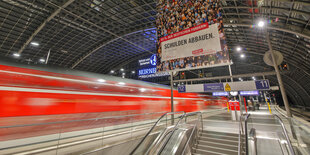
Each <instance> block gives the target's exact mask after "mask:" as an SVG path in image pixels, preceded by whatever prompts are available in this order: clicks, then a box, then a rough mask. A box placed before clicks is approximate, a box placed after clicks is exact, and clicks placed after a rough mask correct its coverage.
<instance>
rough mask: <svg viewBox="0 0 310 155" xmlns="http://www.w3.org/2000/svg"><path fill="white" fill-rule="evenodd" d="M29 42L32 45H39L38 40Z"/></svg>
mask: <svg viewBox="0 0 310 155" xmlns="http://www.w3.org/2000/svg"><path fill="white" fill-rule="evenodd" d="M30 44H31V45H33V46H39V45H40V44H39V43H38V42H31V43H30Z"/></svg>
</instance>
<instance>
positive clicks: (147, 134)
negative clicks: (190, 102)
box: [130, 111, 185, 155]
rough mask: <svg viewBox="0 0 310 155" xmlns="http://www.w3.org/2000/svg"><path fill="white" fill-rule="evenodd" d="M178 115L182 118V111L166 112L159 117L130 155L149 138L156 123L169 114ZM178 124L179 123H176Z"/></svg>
mask: <svg viewBox="0 0 310 155" xmlns="http://www.w3.org/2000/svg"><path fill="white" fill-rule="evenodd" d="M178 113H183V114H182V116H184V114H185V113H184V111H178V112H168V113H165V114H163V115H162V116H160V117H159V119H158V120H157V121H156V123H155V124H154V125H153V126H152V128H151V129H150V130H149V131H148V132H147V133H146V135H145V136H144V137H143V138H142V140H141V141H140V142H139V143H138V145H137V146H136V147H135V148H134V149H133V150H132V151H131V153H130V154H131V155H132V154H134V153H135V151H136V150H137V149H138V148H139V147H140V145H141V144H142V143H143V142H144V140H145V139H146V138H147V137H148V136H149V134H150V133H151V132H152V130H153V129H154V128H155V127H156V126H157V125H158V123H159V122H160V121H161V119H162V118H164V117H165V116H167V115H169V114H178ZM178 123H179V122H178Z"/></svg>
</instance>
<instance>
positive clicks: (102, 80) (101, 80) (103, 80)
mask: <svg viewBox="0 0 310 155" xmlns="http://www.w3.org/2000/svg"><path fill="white" fill-rule="evenodd" d="M97 81H98V82H105V81H106V80H105V79H98V80H97Z"/></svg>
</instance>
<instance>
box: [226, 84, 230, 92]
mask: <svg viewBox="0 0 310 155" xmlns="http://www.w3.org/2000/svg"><path fill="white" fill-rule="evenodd" d="M225 91H231V88H230V85H229V84H228V83H226V85H225Z"/></svg>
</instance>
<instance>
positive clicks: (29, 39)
mask: <svg viewBox="0 0 310 155" xmlns="http://www.w3.org/2000/svg"><path fill="white" fill-rule="evenodd" d="M72 2H74V0H68V1H67V2H66V3H65V4H64V5H62V6H61V7H59V8H58V9H57V10H56V11H55V12H53V13H52V14H51V15H50V16H49V17H48V18H47V19H46V20H45V21H44V22H43V23H42V24H41V25H40V26H39V27H38V28H37V29H36V30H35V31H34V32H33V33H32V34H31V36H30V37H29V38H28V39H27V41H26V42H25V43H24V45H23V46H22V47H21V48H20V49H19V50H18V53H19V54H21V53H22V52H23V51H24V49H25V48H26V47H27V45H28V44H29V43H30V42H31V41H32V39H33V38H34V37H35V36H36V35H37V34H38V33H39V32H40V31H41V30H42V29H43V28H44V26H45V25H46V23H48V22H49V21H51V20H52V19H53V18H54V17H55V16H56V15H58V13H59V12H60V11H61V10H62V9H64V8H66V7H67V6H68V5H70V4H71V3H72Z"/></svg>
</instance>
